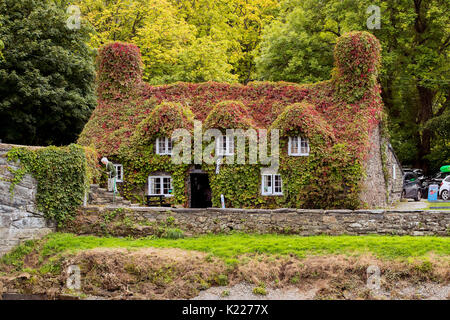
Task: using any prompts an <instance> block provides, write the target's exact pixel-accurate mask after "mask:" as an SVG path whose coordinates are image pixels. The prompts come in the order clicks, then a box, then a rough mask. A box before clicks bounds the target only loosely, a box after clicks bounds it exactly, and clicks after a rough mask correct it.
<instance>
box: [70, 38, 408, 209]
mask: <svg viewBox="0 0 450 320" xmlns="http://www.w3.org/2000/svg"><path fill="white" fill-rule="evenodd" d="M380 51H381V47H380V44H379V42H378V40H377V39H376V38H375V37H374V36H373V35H371V34H369V33H367V32H351V33H347V34H345V35H343V36H342V37H340V38H339V39H338V41H337V44H336V46H335V49H334V57H335V69H334V72H333V76H332V79H331V80H328V81H323V82H319V83H315V84H306V85H298V84H293V83H286V82H277V83H272V82H252V83H250V84H248V85H241V84H229V83H217V82H206V83H175V84H170V85H161V86H150V85H149V84H147V83H145V82H143V80H142V62H141V57H140V52H139V49H138V48H137V47H136V46H134V45H131V44H125V43H113V44H109V45H107V46H105V47H104V48H102V49H101V50H100V52H99V57H98V99H99V102H98V106H97V108H96V109H95V111H94V112H93V114H92V116H91V119H90V120H89V122H88V123H87V124H86V126H85V128H84V130H83V132H82V133H81V135H80V138H79V141H78V143H79V144H81V145H85V146H90V147H93V148H95V149H96V150H97V151H98V152H99V154H101V156H107V157H109V158H110V159H112V160H113V162H114V163H115V165H116V167H117V169H118V172H119V179H118V181H119V185H120V187H119V189H120V191H121V193H122V195H123V196H125V197H126V198H128V199H130V200H132V201H143V199H144V196H145V195H152V196H153V195H154V196H163V197H165V201H166V202H168V203H170V204H172V205H174V206H184V207H208V206H215V207H218V206H220V205H221V195H223V199H224V201H225V204H226V206H227V207H246V208H276V207H280V208H283V207H294V208H362V207H372V208H373V207H382V206H386V205H387V204H389V203H391V202H392V201H394V200H397V199H399V197H400V192H401V183H402V172H401V167H400V165H399V163H398V160H397V158H396V157H395V154H394V152H393V150H392V148H391V147H390V144H389V140H388V137H387V136H386V131H385V129H384V124H385V123H384V116H383V115H384V113H383V102H382V100H381V97H380V86H379V84H378V82H377V75H378V70H379V66H380ZM196 121H200V122H201V125H202V130H203V132H205V131H206V130H208V129H218V130H220V132H221V133H222V134H223V136H220V137H218V138H217V139H216V142H215V143H216V147H215V148H213V150H212V152H211V155H212V156H220V157H235V156H237V155H236V152H235V151H236V145H237V144H238V142H237V141H236V138H235V137H234V136H233V135H230V134H227V131H226V129H244V130H249V129H254V130H255V131H256V132H258V130H260V129H267V130H271V129H278V130H279V146H280V148H279V167H278V170H277V172H270V171H264V170H261V168H263V167H265V166H268V164H267V163H263V162H262V161H261V160H260V158H259V157H258V158H257V162H256V163H253V162H250V161H249V159H250V158H251V155H252V151H251V150H250V149H251V148H250V147H249V142H248V141H247V142H246V144H245V146H246V148H245V150H246V152H245V153H246V155H245V156H246V158H245V159H246V160H245V161H246V162H245V163H240V164H237V163H233V164H230V163H227V162H226V161H223V162H220V163H217V161H216V162H214V163H210V162H209V163H207V162H206V161H202V159H200V160H199V159H194V158H195V157H194V155H193V154H194V152H193V154H192V161H191V162H190V163H181V164H176V163H174V162H173V161H172V160H173V159H172V157H173V149H174V146H175V141H172V134H173V132H174V130H176V129H186V130H187V132H189V134H191V135H192V137H193V138H192V140H191V141H190V143H191V144H192V150H195V149H196V148H202V150H203V151H205V148H207V147H208V143H206V141H205V140H203V142H202V141H201V140H200V141H201V142H200V143H196V142H195V138H196V134H197V133H195V132H194V131H195V130H194V127H195V125H194V124H195V123H196ZM197 123H198V122H197ZM268 141H269V146H268V150H270V148H271V146H270V141H271V140H270V139H268Z"/></svg>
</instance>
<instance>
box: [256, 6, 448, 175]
mask: <svg viewBox="0 0 450 320" xmlns="http://www.w3.org/2000/svg"><path fill="white" fill-rule="evenodd" d="M372 4H375V5H378V6H379V7H380V9H381V10H380V13H381V26H380V29H373V30H367V29H368V27H367V24H366V22H367V19H368V18H369V17H370V15H371V13H370V12H369V13H367V8H368V7H369V6H370V5H372ZM449 11H450V2H449V1H448V0H430V1H421V0H396V1H377V2H375V3H374V2H373V1H369V0H343V1H341V0H339V1H337V0H324V1H316V0H284V1H282V3H281V10H280V15H279V16H278V17H277V18H276V19H275V20H274V21H273V22H272V23H271V24H270V25H268V26H267V27H266V28H265V29H264V32H263V36H262V42H261V44H260V46H259V51H258V52H259V53H258V55H257V58H256V65H257V70H258V74H259V77H260V78H261V79H268V80H274V81H278V80H287V81H293V82H300V83H303V82H311V81H318V80H324V79H329V78H330V75H331V72H332V70H333V56H332V48H333V45H334V43H335V42H336V39H337V38H338V37H339V36H340V35H342V34H343V33H345V32H348V31H352V30H367V31H370V32H372V33H373V34H374V35H375V36H376V37H377V38H378V39H379V40H380V42H381V44H382V47H383V52H382V57H383V61H382V64H383V68H382V70H381V74H380V77H379V80H380V82H381V85H382V97H383V100H384V103H385V105H386V108H387V111H388V113H389V115H390V131H391V136H392V144H393V145H394V148H395V150H396V151H397V152H398V154H399V157H400V159H401V160H402V162H404V163H408V164H412V165H417V166H421V167H423V168H425V169H428V168H431V169H433V170H436V169H437V168H438V166H439V165H440V163H442V162H443V161H446V159H445V158H442V157H441V155H442V154H443V153H445V152H444V150H445V148H446V142H445V138H444V137H443V136H442V131H437V128H439V127H440V126H438V125H427V123H428V122H429V121H431V119H434V118H436V121H433V123H441V122H444V123H445V122H446V121H448V118H443V117H440V116H441V115H442V114H443V113H444V111H445V110H447V109H448V101H449V98H450V96H449V92H450V69H449V63H448V61H449V46H450V28H449V22H448V12H449ZM443 125H444V124H443ZM444 126H445V125H444ZM432 148H433V149H434V150H435V152H434V156H432V155H430V152H431V149H432ZM430 160H431V162H432V163H430ZM447 160H450V159H447ZM430 165H431V167H430Z"/></svg>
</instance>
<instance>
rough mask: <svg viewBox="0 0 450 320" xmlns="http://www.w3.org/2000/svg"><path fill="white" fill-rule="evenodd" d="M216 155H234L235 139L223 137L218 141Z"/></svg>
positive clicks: (228, 136)
mask: <svg viewBox="0 0 450 320" xmlns="http://www.w3.org/2000/svg"><path fill="white" fill-rule="evenodd" d="M216 154H217V155H218V156H232V155H233V154H234V137H233V136H230V135H222V136H220V137H219V138H218V139H216Z"/></svg>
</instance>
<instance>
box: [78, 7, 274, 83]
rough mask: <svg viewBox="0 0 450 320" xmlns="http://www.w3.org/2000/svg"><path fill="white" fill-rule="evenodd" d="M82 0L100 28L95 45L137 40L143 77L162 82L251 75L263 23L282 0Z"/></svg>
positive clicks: (88, 17)
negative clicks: (195, 58) (193, 56)
mask: <svg viewBox="0 0 450 320" xmlns="http://www.w3.org/2000/svg"><path fill="white" fill-rule="evenodd" d="M77 3H78V4H79V5H80V7H81V9H82V12H83V17H85V19H86V20H87V21H89V22H90V23H91V25H92V26H93V28H94V29H95V33H93V35H92V40H91V45H92V46H93V47H95V48H98V47H100V46H102V45H104V44H106V43H108V42H111V41H125V42H130V43H133V44H136V45H137V46H139V47H140V49H141V51H142V57H143V61H144V63H145V71H144V78H145V79H146V80H147V81H149V82H151V83H154V84H157V83H167V82H173V81H184V80H186V79H196V80H195V81H208V80H216V81H236V80H237V79H239V80H240V81H242V82H246V81H248V80H250V79H252V78H253V77H254V72H255V64H254V49H255V48H256V46H257V44H258V43H259V41H260V39H261V31H262V28H263V26H264V24H266V23H267V22H268V21H270V20H271V19H272V18H273V16H274V12H275V9H276V5H277V3H278V0H214V1H211V0H78V2H77ZM200 45H204V47H202V48H201V47H200ZM211 48H213V51H212V55H211V56H209V57H206V56H203V58H202V59H197V60H195V61H197V62H198V63H199V64H198V65H197V66H194V64H193V61H191V60H188V59H186V57H187V56H190V57H192V55H195V56H197V58H199V57H200V56H199V55H202V52H205V50H210V49H211ZM205 59H206V60H207V61H208V62H207V63H206V64H205V63H204V62H205ZM184 63H187V65H184ZM230 65H231V68H230ZM199 68H201V69H202V72H200V73H201V74H202V75H201V76H199V74H200V73H199V71H198V69H199ZM189 70H191V71H192V74H189V72H190V71H189Z"/></svg>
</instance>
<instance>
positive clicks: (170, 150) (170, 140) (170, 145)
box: [166, 138, 172, 154]
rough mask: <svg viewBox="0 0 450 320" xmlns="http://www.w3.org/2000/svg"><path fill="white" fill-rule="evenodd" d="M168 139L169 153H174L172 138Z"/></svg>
mask: <svg viewBox="0 0 450 320" xmlns="http://www.w3.org/2000/svg"><path fill="white" fill-rule="evenodd" d="M166 139H167V153H168V154H172V139H169V138H166Z"/></svg>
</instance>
